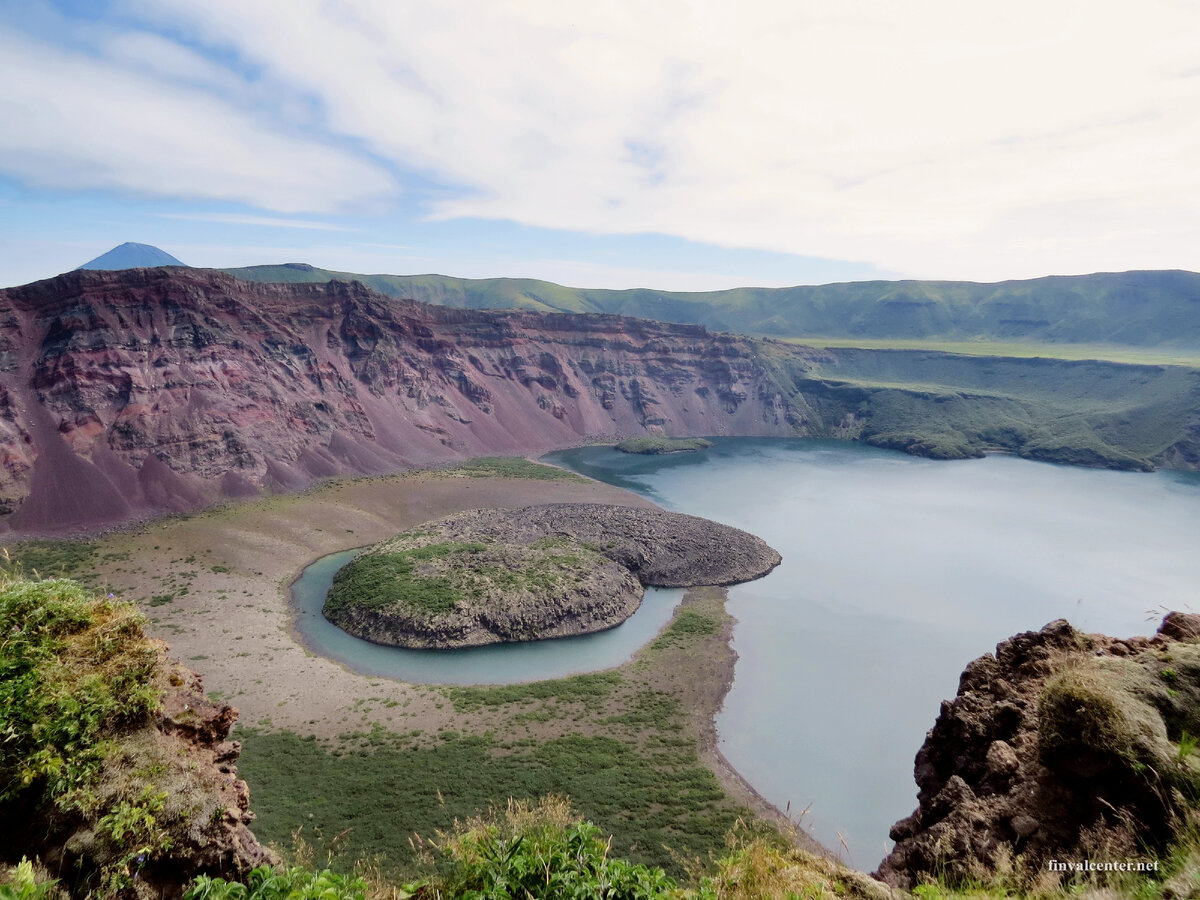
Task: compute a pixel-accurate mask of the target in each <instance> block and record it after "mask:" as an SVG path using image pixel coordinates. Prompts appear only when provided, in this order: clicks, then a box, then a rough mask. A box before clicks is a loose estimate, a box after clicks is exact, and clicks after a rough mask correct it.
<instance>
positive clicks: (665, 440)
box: [616, 435, 712, 455]
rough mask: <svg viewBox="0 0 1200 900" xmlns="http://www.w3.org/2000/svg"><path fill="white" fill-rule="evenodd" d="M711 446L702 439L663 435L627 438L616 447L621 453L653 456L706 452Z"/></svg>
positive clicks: (710, 442)
mask: <svg viewBox="0 0 1200 900" xmlns="http://www.w3.org/2000/svg"><path fill="white" fill-rule="evenodd" d="M711 446H712V441H708V440H705V439H704V438H700V437H696V438H670V437H664V436H663V435H646V436H644V437H635V438H629V439H628V440H625V441H621V443H619V444H617V445H616V449H617V450H620V451H621V452H622V453H644V454H647V455H654V454H659V453H694V452H695V451H697V450H706V449H708V448H709V447H711Z"/></svg>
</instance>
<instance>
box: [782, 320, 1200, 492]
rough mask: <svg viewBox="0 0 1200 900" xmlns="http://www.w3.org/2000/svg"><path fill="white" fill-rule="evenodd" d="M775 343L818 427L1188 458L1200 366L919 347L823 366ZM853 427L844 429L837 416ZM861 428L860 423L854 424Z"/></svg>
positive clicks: (1036, 451) (951, 447) (876, 436)
mask: <svg viewBox="0 0 1200 900" xmlns="http://www.w3.org/2000/svg"><path fill="white" fill-rule="evenodd" d="M778 346H779V345H777V344H774V345H772V344H770V343H764V345H763V347H764V350H765V352H764V359H765V360H766V361H767V362H768V364H769V365H773V366H774V367H775V372H774V375H775V378H776V380H777V381H778V382H780V383H781V384H783V385H785V386H786V387H787V388H789V389H790V391H791V392H792V396H801V397H803V398H804V402H805V403H806V404H808V406H809V408H810V409H811V410H812V413H811V416H810V424H814V423H815V424H816V425H817V427H818V428H819V429H823V430H824V431H825V432H826V433H829V434H830V436H849V437H856V438H858V439H860V440H864V441H866V442H868V443H871V444H874V445H876V446H882V447H892V448H895V449H902V450H907V451H909V452H912V453H917V454H919V455H922V456H933V457H941V458H960V457H967V456H978V455H981V454H982V453H985V452H988V451H991V450H1003V451H1007V452H1012V453H1017V454H1020V455H1022V456H1026V457H1028V458H1031V459H1041V460H1046V461H1051V462H1064V463H1073V464H1077V465H1098V466H1108V467H1114V468H1130V469H1146V468H1150V467H1152V466H1153V465H1161V464H1167V465H1179V464H1188V463H1187V460H1188V459H1189V458H1190V455H1192V454H1193V453H1194V447H1193V444H1194V439H1193V437H1191V435H1193V433H1194V432H1196V431H1197V428H1198V426H1197V423H1200V370H1198V369H1194V368H1190V367H1185V366H1174V365H1157V366H1156V365H1132V364H1121V363H1113V362H1104V361H1096V360H1090V361H1089V360H1080V361H1071V360H1059V359H1047V358H1011V357H972V356H964V355H956V354H949V353H942V352H935V351H920V350H857V349H849V348H838V349H834V350H831V351H829V353H828V355H827V356H826V357H824V358H823V359H822V360H821V361H820V362H819V363H818V365H817V366H816V368H815V369H805V368H803V367H800V366H797V365H796V364H795V363H794V362H792V360H791V358H790V357H789V356H788V355H787V354H786V353H784V352H780V351H778V350H775V351H774V352H772V351H771V349H770V348H772V347H774V348H778ZM847 416H849V417H851V419H852V421H853V422H854V423H857V424H856V425H853V426H847V425H845V424H842V425H841V426H840V427H842V428H843V429H844V430H848V431H849V433H848V434H838V433H837V427H838V423H839V422H840V423H845V421H846V418H847ZM855 429H857V430H855Z"/></svg>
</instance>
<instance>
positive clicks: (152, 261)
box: [76, 241, 187, 271]
mask: <svg viewBox="0 0 1200 900" xmlns="http://www.w3.org/2000/svg"><path fill="white" fill-rule="evenodd" d="M186 265H187V263H184V262H180V261H179V260H177V259H176V258H175V257H174V256H172V255H171V254H170V253H167V252H166V251H165V250H159V249H158V248H157V247H154V246H152V245H150V244H135V243H133V242H132V241H126V242H125V243H124V244H121V245H120V246H119V247H113V248H112V249H111V250H109V251H108V252H107V253H102V254H101V255H100V256H97V257H96V258H95V259H93V260H91V261H90V262H85V263H84V264H83V265H82V266H80V267H79V268H80V269H101V270H105V271H117V270H120V269H149V268H153V267H154V266H186ZM76 271H78V269H77V270H76Z"/></svg>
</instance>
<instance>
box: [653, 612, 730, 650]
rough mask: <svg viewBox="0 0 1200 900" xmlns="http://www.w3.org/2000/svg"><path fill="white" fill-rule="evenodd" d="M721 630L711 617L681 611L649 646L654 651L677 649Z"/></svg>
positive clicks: (719, 624)
mask: <svg viewBox="0 0 1200 900" xmlns="http://www.w3.org/2000/svg"><path fill="white" fill-rule="evenodd" d="M720 630H721V623H720V622H718V621H717V620H716V619H714V618H712V617H711V616H706V615H704V614H703V613H698V612H696V611H695V610H691V609H681V610H680V611H679V612H678V613H677V614H676V615H675V619H674V621H672V622H671V624H670V625H668V626H667V627H666V628H664V629H663V633H662V634H660V635H659V636H658V637H657V638H655V639H654V643H652V644H651V645H650V646H651V648H653V649H654V650H664V649H666V648H667V647H678V646H680V645H683V644H686V643H689V642H690V641H692V640H695V639H697V638H702V637H708V636H709V635H711V634H716V633H717V632H718V631H720Z"/></svg>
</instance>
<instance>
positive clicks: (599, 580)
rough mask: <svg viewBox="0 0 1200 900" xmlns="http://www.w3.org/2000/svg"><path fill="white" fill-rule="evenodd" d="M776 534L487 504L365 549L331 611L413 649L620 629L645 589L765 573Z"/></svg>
mask: <svg viewBox="0 0 1200 900" xmlns="http://www.w3.org/2000/svg"><path fill="white" fill-rule="evenodd" d="M779 562H780V557H779V554H778V553H776V552H775V551H774V550H772V549H771V547H770V546H768V545H767V543H766V542H765V541H763V540H762V539H761V538H757V537H755V536H754V535H752V534H748V533H746V532H744V531H741V530H740V529H737V528H731V527H730V526H728V525H721V524H719V523H717V522H711V521H709V520H707V519H701V518H698V517H696V516H686V515H682V514H679V513H671V512H665V511H663V510H656V509H641V508H635V507H627V506H610V505H605V504H599V503H562V504H551V505H546V506H530V507H524V508H521V509H477V510H470V511H468V512H464V513H459V514H457V515H453V516H450V517H448V518H445V519H440V520H438V521H436V522H427V523H425V524H423V525H421V526H420V527H419V528H414V529H411V530H410V531H407V532H404V533H403V534H400V535H397V536H396V537H394V538H391V539H389V540H387V541H383V542H381V543H379V544H377V545H375V546H374V547H372V548H371V549H370V550H368V551H367V552H366V553H363V554H362V555H360V556H359V557H357V558H356V559H354V560H353V561H351V562H350V563H349V564H348V565H347V566H346V567H345V568H343V569H342V570H341V571H340V572H338V574H337V575H336V576H335V578H334V583H333V587H332V589H331V590H330V592H329V596H328V598H327V599H326V601H325V606H324V613H325V616H326V618H328V619H329V620H330V621H331V622H333V623H334V624H336V625H338V626H339V627H340V628H342V629H343V630H345V631H348V632H350V633H351V634H354V635H357V636H358V637H362V638H365V639H367V640H370V641H374V642H375V643H379V644H389V645H393V646H401V647H442V648H445V647H470V646H479V645H482V644H494V643H502V642H514V641H529V640H540V639H543V638H551V637H565V636H569V635H576V634H589V633H591V632H595V631H601V630H603V629H606V628H611V627H613V626H614V625H619V624H620V623H621V622H623V621H625V619H627V618H629V616H630V615H632V614H633V613H634V611H635V610H636V609H637V608H638V606H639V605H640V604H641V600H642V585H652V586H656V587H693V586H696V585H710V584H711V585H725V584H735V583H738V582H741V581H749V580H751V579H753V578H759V577H761V576H763V575H765V574H766V573H767V572H769V571H771V570H772V569H773V568H775V566H777V565H778V564H779Z"/></svg>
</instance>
